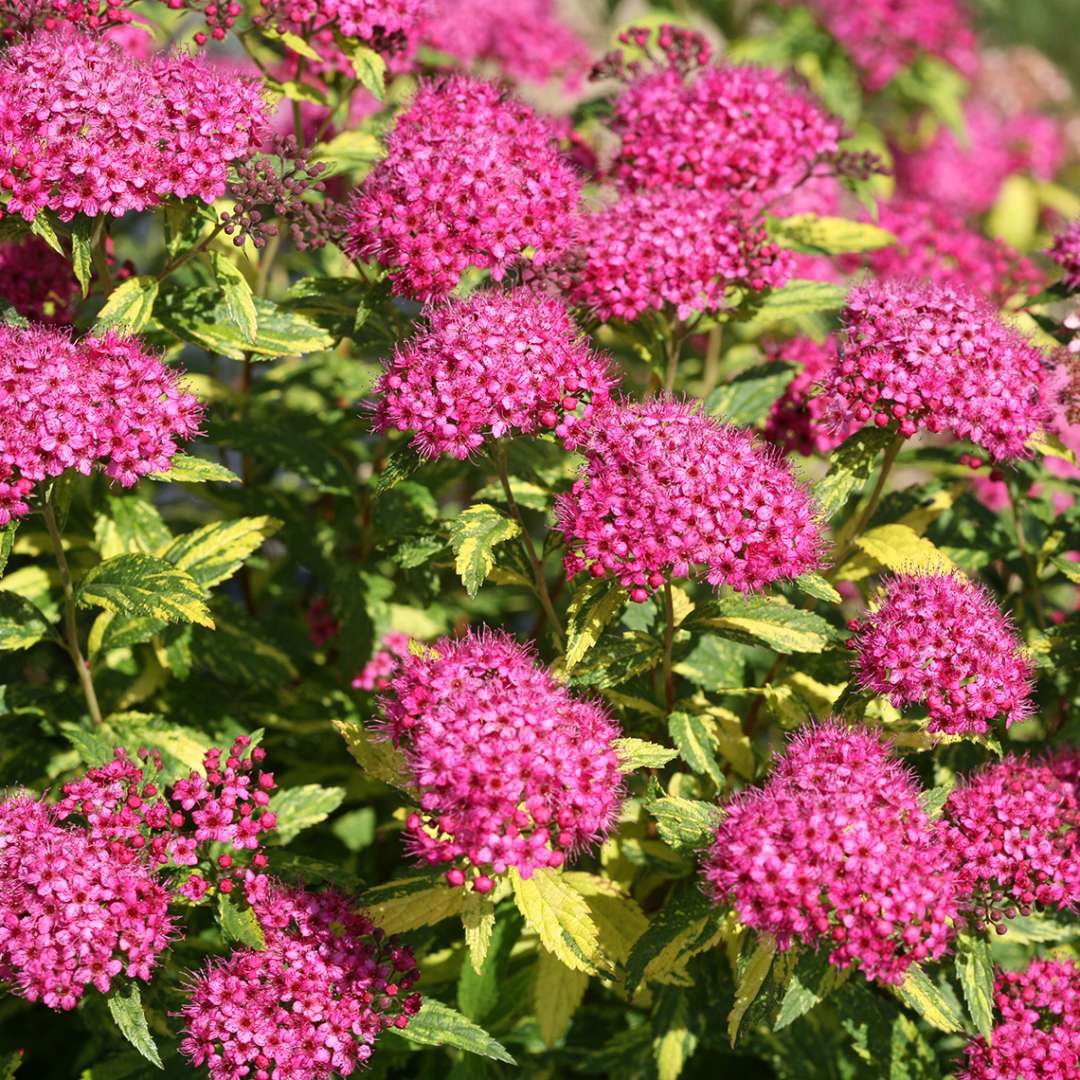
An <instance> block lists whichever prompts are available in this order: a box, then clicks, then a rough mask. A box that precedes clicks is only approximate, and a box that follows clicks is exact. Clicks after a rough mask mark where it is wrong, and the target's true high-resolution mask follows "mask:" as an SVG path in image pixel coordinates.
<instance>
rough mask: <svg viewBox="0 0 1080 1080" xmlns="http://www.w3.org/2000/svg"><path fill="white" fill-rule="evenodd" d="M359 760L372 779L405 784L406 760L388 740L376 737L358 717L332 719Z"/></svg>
mask: <svg viewBox="0 0 1080 1080" xmlns="http://www.w3.org/2000/svg"><path fill="white" fill-rule="evenodd" d="M331 723H332V724H333V725H334V727H336V728H337V729H338V731H339V732H340V733H341V737H342V738H343V739H344V740H345V745H346V746H347V747H348V748H349V753H350V754H352V756H353V758H354V759H355V760H356V763H357V764H358V765H359V766H360V768H361V769H363V770H364V772H365V773H367V775H368V776H370V777H371V778H372V779H373V780H380V781H381V782H382V783H384V784H390V785H392V786H393V787H398V788H401V787H404V786H405V784H406V773H405V763H404V760H403V758H402V756H401V752H400V751H399V750H397V749H396V748H395V747H394V745H393V744H392V743H391V742H390V741H389V740H388V739H387V740H379V741H376V740H374V739H372V737H371V736H370V735H369V734H368V733H367V731H366V730H365V729H364V726H363V725H362V724H361V723H360V721H359V720H333V721H331Z"/></svg>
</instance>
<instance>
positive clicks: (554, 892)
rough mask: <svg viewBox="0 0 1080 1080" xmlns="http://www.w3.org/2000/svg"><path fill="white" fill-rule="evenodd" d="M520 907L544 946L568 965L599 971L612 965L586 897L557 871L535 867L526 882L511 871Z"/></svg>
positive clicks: (586, 970) (515, 898)
mask: <svg viewBox="0 0 1080 1080" xmlns="http://www.w3.org/2000/svg"><path fill="white" fill-rule="evenodd" d="M510 882H511V885H512V886H513V889H514V900H515V901H516V902H517V906H518V910H519V911H520V912H521V914H522V915H523V916H524V918H525V922H526V923H527V924H528V925H529V927H530V929H532V930H534V931H535V932H536V933H537V934H538V935H539V937H540V942H541V944H542V945H543V946H544V948H545V949H547V950H548V952H550V953H551V954H552V955H553V956H555V957H557V958H558V959H559V960H560V961H562V963H564V964H565V965H566V966H567V967H568V968H573V970H574V971H584V972H587V973H588V974H590V975H592V974H596V973H597V972H598V971H600V970H601V969H603V968H606V967H608V966H609V964H608V962H607V959H606V958H605V957H604V956H603V955H602V954H601V951H600V933H599V931H598V930H597V927H596V923H594V922H593V919H592V915H591V914H590V912H589V905H588V904H587V903H586V901H585V898H584V897H583V896H582V895H581V893H579V892H578V891H577V890H576V889H574V888H573V887H572V886H571V885H570V883H569V882H568V881H566V879H565V878H564V877H563V876H562V875H561V874H560V873H559V872H558V871H555V870H549V869H546V868H545V869H542V870H534V871H533V874H532V876H531V877H530V878H529V879H528V880H527V881H526V880H524V879H523V878H522V877H521V876H520V875H519V874H518V873H517V871H516V870H515V871H511V876H510Z"/></svg>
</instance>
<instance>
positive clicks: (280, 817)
mask: <svg viewBox="0 0 1080 1080" xmlns="http://www.w3.org/2000/svg"><path fill="white" fill-rule="evenodd" d="M344 799H345V789H344V788H339V787H323V786H322V785H321V784H302V785H300V786H299V787H293V788H287V789H286V790H284V791H279V792H277V793H275V795H274V796H273V798H271V800H270V809H271V810H272V811H273V812H274V813H275V814H277V829H276V830H275V833H274V836H275V839H276V841H277V843H279V844H287V843H289V841H290V840H292V839H293V837H295V836H296V835H297V834H298V833H300V832H302V831H303V830H304V829H308V828H310V827H311V826H312V825H318V824H319V822H320V821H325V820H326V819H327V818H328V817H329V816H330V815H331V814H332V813H333V812H334V811H335V810H336V809H337V808H338V807H339V806H340V805H341V804H342V802H343V801H344Z"/></svg>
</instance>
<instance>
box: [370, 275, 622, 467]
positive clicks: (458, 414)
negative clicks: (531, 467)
mask: <svg viewBox="0 0 1080 1080" xmlns="http://www.w3.org/2000/svg"><path fill="white" fill-rule="evenodd" d="M613 381H614V380H613V379H612V377H611V374H610V372H609V364H608V360H607V359H606V358H605V357H604V356H602V355H600V354H599V353H597V352H595V351H594V350H593V349H592V348H590V346H589V345H588V343H587V342H586V341H585V340H584V339H583V338H582V336H581V334H580V331H579V330H578V329H577V327H576V326H575V325H574V322H573V320H572V319H571V317H570V314H569V312H568V311H567V310H566V308H565V307H564V306H563V304H562V303H561V302H560V301H559V300H557V299H555V298H554V297H550V296H545V295H543V294H542V293H540V292H536V291H533V290H530V289H526V288H520V289H515V290H513V291H511V292H499V291H495V290H483V291H477V292H474V293H472V294H471V295H470V296H469V297H467V298H466V299H464V300H453V301H450V302H449V303H444V304H440V305H436V306H433V307H431V308H430V309H429V310H428V312H427V325H426V326H424V327H422V328H421V329H420V331H419V332H418V333H417V334H415V335H414V336H413V337H412V338H411V339H410V340H409V341H407V342H406V343H405V344H404V345H403V346H399V347H398V348H396V349H395V351H394V356H393V358H392V360H390V361H389V362H388V364H387V365H386V369H385V371H384V372H383V374H382V375H381V376H380V377H379V380H378V381H377V382H376V384H375V388H374V389H375V393H376V394H377V395H378V400H377V401H376V403H375V428H376V430H377V431H385V430H387V429H397V430H398V431H413V432H415V435H414V436H413V440H412V442H413V446H415V447H416V449H417V450H418V451H419V452H420V453H421V454H423V455H424V456H425V457H438V456H439V455H440V454H449V455H451V456H452V457H455V458H459V459H461V460H464V459H465V458H467V457H468V456H469V455H470V454H472V453H473V452H474V451H476V450H478V449H479V448H480V447H481V446H482V445H483V444H484V442H485V441H486V440H487V439H489V438H493V439H499V438H504V437H506V436H510V435H513V434H517V433H521V434H526V435H532V434H535V433H537V432H542V431H554V433H555V434H556V435H557V436H558V437H559V438H561V439H562V440H563V441H564V442H568V441H570V440H571V439H572V438H573V435H574V433H575V432H576V431H578V430H579V428H580V427H581V426H582V424H585V423H587V421H588V419H589V417H590V416H591V415H592V413H593V410H594V408H596V407H598V406H602V405H603V404H604V403H606V402H607V401H608V391H609V388H610V386H611V384H612V382H613Z"/></svg>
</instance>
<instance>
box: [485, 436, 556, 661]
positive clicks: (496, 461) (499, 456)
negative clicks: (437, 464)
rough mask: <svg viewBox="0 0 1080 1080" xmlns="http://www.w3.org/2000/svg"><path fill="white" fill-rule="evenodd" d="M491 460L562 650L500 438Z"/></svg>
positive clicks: (540, 562) (540, 561)
mask: <svg viewBox="0 0 1080 1080" xmlns="http://www.w3.org/2000/svg"><path fill="white" fill-rule="evenodd" d="M491 461H492V464H493V465H494V466H495V472H496V473H497V474H498V477H499V483H500V484H502V489H503V494H504V495H505V496H506V504H507V506H509V507H510V513H511V515H512V516H513V518H514V520H515V521H516V522H517V524H518V528H519V529H520V530H521V542H522V544H523V545H524V547H525V554H526V555H527V556H528V559H529V564H530V565H531V566H532V572H533V580H534V581H535V583H536V586H535V587H536V596H537V599H539V601H540V606H541V608H543V611H544V615H545V616H546V617H547V621H548V623H550V625H551V632H552V633H553V634H554V635H555V640H556V642H557V643H558V646H559V651H560V652H562V650H563V632H562V626H561V625H560V623H559V616H558V615H557V614H556V612H555V605H554V604H553V603H552V602H551V593H550V592H549V591H548V585H547V577H546V575H545V574H544V562H543V559H541V558H540V556H539V554H538V553H537V550H536V545H535V544H534V543H533V538H532V536H531V535H530V534H529V530H528V527H527V526H526V524H525V519H524V518H523V517H522V515H521V508H520V507H519V506H518V504H517V500H516V499H515V498H514V493H513V491H512V490H511V488H510V474H509V472H508V471H507V466H506V447H504V446H503V444H502V442H501V441H499V440H496V441H495V443H494V445H493V446H492V449H491Z"/></svg>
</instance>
